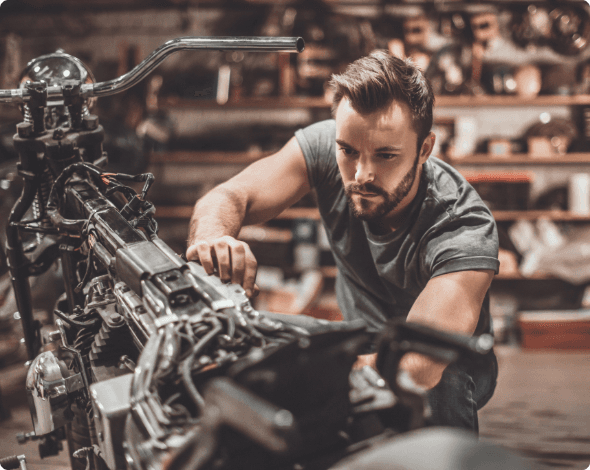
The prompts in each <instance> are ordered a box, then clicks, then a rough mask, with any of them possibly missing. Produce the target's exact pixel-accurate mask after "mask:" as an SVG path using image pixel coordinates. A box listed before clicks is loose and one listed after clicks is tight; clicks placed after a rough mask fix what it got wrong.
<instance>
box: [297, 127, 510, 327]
mask: <svg viewBox="0 0 590 470" xmlns="http://www.w3.org/2000/svg"><path fill="white" fill-rule="evenodd" d="M295 137H296V138H297V141H298V142H299V146H300V147H301V150H302V151H303V155H304V156H305V161H306V163H307V172H308V176H309V182H310V185H311V187H312V188H314V189H315V190H316V192H317V201H318V207H319V212H320V215H321V218H322V222H323V224H324V227H325V229H326V232H327V235H328V240H329V242H330V246H331V248H332V252H333V254H334V258H335V260H336V266H337V267H338V276H337V279H336V296H337V299H338V305H339V307H340V309H341V311H342V314H343V316H344V319H345V320H353V319H357V318H362V319H363V320H364V321H365V322H366V323H367V329H368V331H369V332H372V333H377V332H378V331H380V330H381V329H382V328H383V325H384V323H385V322H386V321H387V319H388V318H392V317H403V318H405V317H406V316H407V314H408V312H409V311H410V309H411V307H412V305H413V304H414V302H415V300H416V298H417V297H418V295H419V294H420V292H422V290H423V289H424V287H425V286H426V283H427V282H428V280H429V279H431V278H433V277H435V276H440V275H441V274H446V273H451V272H456V271H465V270H473V269H491V270H493V271H495V272H496V273H497V272H498V267H499V265H500V263H499V261H498V234H497V230H496V224H495V222H494V219H493V217H492V214H491V212H490V210H489V209H488V208H487V207H486V205H485V204H484V203H483V201H482V200H481V198H480V197H479V195H478V194H477V192H476V191H475V189H473V187H472V186H471V185H470V184H469V183H468V182H467V181H466V180H465V178H463V176H461V174H460V173H459V172H457V170H455V169H454V168H453V167H451V166H450V165H448V164H446V163H444V162H443V161H441V160H439V159H438V158H434V157H432V158H429V159H428V160H427V161H426V163H425V164H424V167H423V169H424V171H423V172H422V179H421V182H420V187H419V189H418V194H417V196H416V198H415V199H414V201H413V202H412V203H411V206H410V209H409V211H408V217H407V219H406V220H405V221H404V222H403V224H402V226H401V227H399V229H398V230H396V231H395V232H392V233H390V234H387V235H383V236H378V235H375V234H373V233H372V232H371V231H370V229H369V226H368V224H367V223H366V222H365V221H362V220H360V219H358V218H356V217H354V216H353V215H352V213H351V211H350V208H349V206H348V201H347V198H346V195H345V193H344V188H343V184H342V178H341V176H340V172H339V170H338V166H337V164H336V142H335V140H336V124H335V122H334V120H327V121H322V122H319V123H316V124H313V125H311V126H309V127H307V128H305V129H300V130H298V131H297V132H296V133H295ZM490 329H491V327H490V314H489V302H488V299H487V296H486V301H485V302H484V305H483V307H482V311H481V314H480V319H479V323H478V325H477V329H476V331H475V333H476V334H481V333H488V332H490Z"/></svg>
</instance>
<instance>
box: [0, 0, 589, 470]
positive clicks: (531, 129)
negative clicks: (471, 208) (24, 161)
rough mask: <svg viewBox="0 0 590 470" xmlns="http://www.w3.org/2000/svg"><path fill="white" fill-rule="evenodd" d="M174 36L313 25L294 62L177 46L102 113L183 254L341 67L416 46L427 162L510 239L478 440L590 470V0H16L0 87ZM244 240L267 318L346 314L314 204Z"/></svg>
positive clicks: (8, 393) (2, 12) (407, 52)
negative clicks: (204, 218) (453, 180)
mask: <svg viewBox="0 0 590 470" xmlns="http://www.w3.org/2000/svg"><path fill="white" fill-rule="evenodd" d="M181 36H302V37H303V38H304V40H305V42H306V48H305V51H304V52H303V53H301V54H298V55H295V54H271V53H269V54H263V53H242V52H227V53H226V52H223V53H222V52H211V51H202V52H199V51H190V52H180V53H177V54H175V55H173V56H171V57H170V58H168V59H167V60H166V61H165V62H164V63H163V64H162V65H161V66H160V67H159V68H158V69H157V70H156V71H155V72H153V73H152V74H151V75H149V76H148V77H147V79H145V80H144V81H143V82H142V83H140V84H139V85H137V86H135V87H134V88H132V89H130V90H128V91H127V92H125V93H124V94H118V95H116V96H114V97H106V98H102V99H101V100H100V101H98V102H97V103H96V104H95V105H94V106H95V107H94V109H93V113H94V114H97V115H98V116H99V118H100V122H101V124H102V125H103V126H104V128H105V133H106V137H105V145H104V146H105V150H106V151H107V152H108V154H109V160H110V163H111V168H112V169H114V170H115V171H120V172H125V173H137V172H141V171H150V172H152V173H154V175H155V176H156V182H155V184H154V186H153V189H152V190H151V193H150V196H151V200H152V201H153V202H154V203H155V204H156V208H157V212H156V218H157V220H158V222H159V224H160V236H161V238H163V239H164V240H165V241H166V242H168V243H169V244H170V245H171V246H172V247H173V248H174V249H175V250H176V251H177V252H178V253H181V252H184V250H185V247H186V239H187V234H188V221H189V217H190V215H191V212H192V206H193V205H194V203H195V201H196V200H197V199H198V198H199V197H200V196H202V195H203V194H204V193H205V192H207V191H208V190H209V189H211V188H212V187H213V186H215V185H217V184H219V183H221V182H223V181H225V180H227V179H228V178H230V177H231V176H233V175H234V174H236V173H238V172H239V171H240V170H241V169H243V168H244V167H245V166H246V165H248V164H249V163H251V162H253V161H255V160H257V159H259V158H262V157H264V156H265V155H268V154H270V153H272V152H274V151H276V150H278V149H279V148H280V147H281V146H282V145H284V143H286V142H287V140H288V139H289V138H290V137H291V136H292V135H293V133H294V131H295V130H297V129H299V128H301V127H304V126H306V125H308V124H311V123H313V122H316V121H319V120H323V119H328V118H330V102H331V96H330V90H329V89H328V88H327V87H326V83H327V81H328V80H329V78H330V75H331V74H332V73H335V72H340V71H342V70H343V69H344V68H345V67H346V65H347V64H348V63H350V62H351V61H353V60H355V59H357V58H359V57H361V56H363V55H366V54H368V53H370V52H371V51H372V50H375V49H387V50H389V51H390V53H391V54H394V55H397V56H400V57H412V58H413V59H414V61H415V62H416V63H417V64H418V65H419V66H420V67H421V68H422V69H423V70H424V71H425V73H426V75H427V76H428V77H429V79H430V80H431V82H432V85H433V87H434V90H435V93H436V96H437V99H436V107H435V126H434V127H435V128H434V131H435V132H436V134H437V147H436V149H435V152H434V153H435V155H434V156H433V157H432V158H441V159H443V160H445V161H447V162H449V163H451V164H452V165H453V166H455V167H456V168H457V169H458V170H459V171H461V173H463V174H464V175H465V177H466V178H467V179H468V181H470V182H471V184H472V185H473V186H474V187H475V188H476V189H477V190H478V192H479V193H480V195H481V196H482V198H483V199H484V200H485V202H486V204H488V206H489V207H490V209H491V210H492V212H493V214H494V216H495V218H496V221H497V224H498V230H499V234H500V261H501V267H500V273H499V274H498V275H497V276H496V278H495V279H494V282H493V284H492V288H491V311H492V316H493V324H494V332H495V336H496V342H497V344H498V347H497V348H496V349H497V354H498V356H499V360H500V367H501V370H500V381H499V385H498V389H497V392H496V395H495V396H494V398H493V399H492V401H491V402H490V404H489V405H488V406H487V407H486V408H484V409H483V410H482V411H481V412H480V427H481V436H482V438H483V439H487V440H490V441H492V442H496V443H499V444H501V445H505V446H508V447H510V448H512V449H515V450H517V451H519V452H521V453H523V454H524V455H526V456H527V457H528V458H530V460H531V462H532V463H533V464H534V465H535V468H557V467H561V468H580V469H583V468H586V467H587V466H588V465H590V430H589V426H588V424H589V423H590V411H589V410H590V396H589V393H588V390H590V373H589V371H590V367H589V366H590V353H589V352H588V351H589V350H590V44H589V43H590V7H588V5H587V3H586V2H583V1H572V2H561V1H560V2H555V1H553V2H543V1H534V2H533V1H525V0H522V1H514V2H509V1H501V0H496V1H486V2H461V1H437V0H431V1H426V0H424V1H422V0H414V1H410V0H408V1H407V2H393V1H385V0H384V1H377V0H367V1H361V0H357V1H355V0H324V1H320V0H281V1H272V0H224V1H221V0H218V1H214V0H209V1H207V0H166V1H155V0H147V1H146V0H92V1H90V0H89V1H86V2H78V1H74V0H52V1H49V0H19V1H16V0H7V1H6V2H4V3H3V4H2V6H1V7H0V88H2V89H4V88H15V87H16V86H17V84H18V80H19V77H20V74H21V71H22V70H23V69H24V67H25V65H26V64H27V62H29V61H30V60H31V59H33V58H35V57H38V56H40V55H43V54H48V53H51V52H55V51H56V50H58V49H62V50H63V51H65V52H67V53H69V54H72V55H74V56H76V57H78V58H79V59H81V60H82V61H83V62H84V63H85V64H86V65H87V66H88V67H89V68H90V70H92V72H93V73H94V76H95V78H96V81H105V80H109V79H111V78H114V77H116V76H119V75H122V74H123V73H125V72H127V71H129V70H130V69H131V68H132V67H134V66H135V65H137V64H138V63H139V62H141V61H142V60H143V59H144V58H145V57H147V55H148V54H149V53H150V52H152V51H153V50H154V49H156V48H157V47H158V46H160V45H161V44H163V43H164V42H166V41H168V40H170V39H173V38H176V37H181ZM20 120H21V114H20V110H19V108H18V107H13V106H10V105H5V104H2V105H0V241H1V242H2V245H4V226H5V223H6V220H7V217H8V213H9V211H10V208H11V207H12V205H13V204H14V202H15V200H16V198H18V196H19V194H20V190H21V182H20V177H18V176H17V173H16V159H17V155H16V153H15V151H14V148H13V146H12V135H13V134H14V133H15V125H16V123H18V122H20ZM261 184H264V182H263V181H261ZM240 237H241V238H242V239H243V240H245V241H247V242H249V243H250V245H251V247H252V250H253V252H254V254H255V256H256V257H257V259H258V262H259V265H260V269H259V274H258V284H259V286H260V287H261V294H260V295H259V296H258V298H257V299H256V306H257V307H258V308H259V309H266V310H272V311H278V312H284V313H305V314H308V315H312V316H315V317H318V318H325V319H330V320H338V319H339V318H340V312H339V310H338V307H337V305H336V300H335V294H334V290H333V284H334V278H335V275H336V268H335V266H334V262H333V259H332V257H331V254H330V251H329V246H328V242H327V239H326V237H325V234H324V232H323V229H322V227H321V224H320V223H319V214H318V212H317V210H316V208H315V202H314V197H313V195H310V196H308V197H305V198H304V199H303V200H302V201H300V202H298V203H297V204H296V205H295V206H293V207H292V208H290V209H288V210H286V211H285V212H284V213H283V214H281V215H280V216H279V217H277V218H276V219H274V220H272V221H270V222H268V223H266V224H264V225H260V226H250V227H245V228H244V229H243V230H242V232H241V234H240ZM6 271H7V268H6V263H5V259H4V256H3V254H2V253H1V252H0V275H2V276H1V277H0V305H1V307H0V308H1V310H0V312H2V315H1V316H0V366H2V369H0V388H1V389H2V393H3V398H2V403H1V404H2V410H3V413H4V416H5V417H6V421H5V424H6V425H5V426H4V425H2V424H0V427H2V428H3V431H2V433H3V434H2V435H1V436H0V454H2V455H0V456H3V455H9V454H16V453H22V452H23V451H22V450H19V449H23V448H13V447H14V446H13V442H16V440H15V439H14V435H15V434H16V433H17V432H28V431H30V430H31V429H32V425H31V423H30V419H29V417H28V409H27V408H26V405H25V404H24V402H23V397H22V390H24V373H25V372H26V370H25V369H24V368H23V367H22V363H23V362H24V360H25V359H24V358H25V356H26V354H25V352H24V347H22V346H21V345H20V343H19V338H20V336H19V334H18V328H19V327H18V322H17V321H15V310H16V308H15V307H14V299H13V298H12V297H11V294H10V289H9V284H10V282H9V279H8V276H7V275H6ZM52 282H54V281H51V280H45V281H42V282H41V281H39V285H37V286H36V287H35V289H34V291H35V294H36V295H35V297H36V300H35V302H36V308H37V309H38V310H39V314H40V315H43V312H44V311H46V310H47V309H50V308H52V307H53V302H52V300H53V299H54V298H55V297H56V292H57V291H58V290H59V283H57V284H55V283H54V284H52ZM11 409H12V418H9V416H10V414H11ZM27 445H29V446H30V445H32V444H31V443H29V444H27ZM29 448H31V449H34V446H33V447H29ZM27 457H29V455H27ZM31 459H32V460H31V462H33V465H38V467H34V466H33V468H45V467H44V465H50V460H47V459H45V460H39V458H38V456H37V453H36V450H33V451H32V452H31ZM64 462H65V460H64ZM51 465H52V466H51ZM51 465H50V467H47V468H56V466H55V465H57V464H56V463H55V462H53V464H51Z"/></svg>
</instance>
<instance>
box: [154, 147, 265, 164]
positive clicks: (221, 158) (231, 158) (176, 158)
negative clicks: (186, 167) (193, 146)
mask: <svg viewBox="0 0 590 470" xmlns="http://www.w3.org/2000/svg"><path fill="white" fill-rule="evenodd" d="M271 153H272V152H227V151H223V152H201V151H194V150H171V151H165V152H152V153H151V154H150V156H149V162H150V163H154V164H168V163H209V164H211V163H213V164H215V163H217V164H224V163H236V164H248V163H252V162H255V161H256V160H260V159H261V158H264V157H266V156H268V155H270V154H271Z"/></svg>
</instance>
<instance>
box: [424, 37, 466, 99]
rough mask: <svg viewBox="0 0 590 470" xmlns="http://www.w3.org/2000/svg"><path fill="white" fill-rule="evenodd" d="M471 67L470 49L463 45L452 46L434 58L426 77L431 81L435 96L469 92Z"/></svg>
mask: <svg viewBox="0 0 590 470" xmlns="http://www.w3.org/2000/svg"><path fill="white" fill-rule="evenodd" d="M471 65H472V55H471V51H470V49H469V48H467V47H464V46H463V45H461V44H451V45H449V46H445V47H443V48H441V49H440V50H439V51H438V52H436V53H435V54H434V55H433V56H432V59H431V60H430V64H429V66H428V68H427V69H426V72H425V75H426V77H427V78H428V79H429V80H430V82H431V84H432V88H433V90H434V93H435V94H440V95H449V94H450V95H453V94H461V93H465V92H467V91H469V90H468V82H469V80H470V79H471Z"/></svg>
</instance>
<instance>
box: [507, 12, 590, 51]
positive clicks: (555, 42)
mask: <svg viewBox="0 0 590 470" xmlns="http://www.w3.org/2000/svg"><path fill="white" fill-rule="evenodd" d="M512 38H513V40H514V42H515V43H516V44H518V45H520V46H521V47H536V46H549V47H551V48H552V49H553V50H554V51H555V52H557V53H559V54H563V55H567V56H574V55H579V54H580V53H581V52H583V51H584V50H585V49H586V48H587V47H588V42H589V41H590V15H588V12H587V10H586V7H585V6H582V5H580V6H578V5H573V4H571V3H569V4H563V5H558V6H557V5H553V4H548V5H536V4H531V5H528V6H527V8H526V10H524V11H523V10H519V9H517V10H516V11H514V12H513V17H512Z"/></svg>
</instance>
